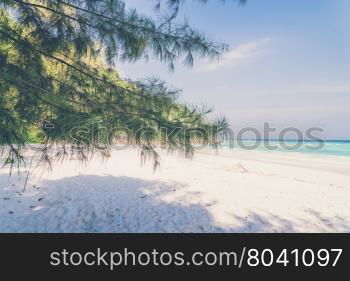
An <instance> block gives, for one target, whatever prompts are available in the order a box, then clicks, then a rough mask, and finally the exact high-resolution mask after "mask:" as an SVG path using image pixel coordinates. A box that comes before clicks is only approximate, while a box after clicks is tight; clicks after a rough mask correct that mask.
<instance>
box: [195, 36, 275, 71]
mask: <svg viewBox="0 0 350 281" xmlns="http://www.w3.org/2000/svg"><path fill="white" fill-rule="evenodd" d="M270 41H271V39H270V38H264V39H261V40H258V41H255V42H250V43H246V44H242V45H239V46H238V47H236V48H234V49H232V50H231V51H229V52H227V53H226V54H224V55H223V57H222V58H221V60H220V61H218V62H208V63H205V64H202V65H200V66H199V68H198V70H199V71H214V70H217V69H220V68H222V67H225V66H233V65H237V64H239V63H241V62H242V61H244V60H246V59H248V58H250V57H253V56H255V55H257V54H258V53H259V52H261V48H263V47H264V46H266V45H267V44H268V43H269V42H270Z"/></svg>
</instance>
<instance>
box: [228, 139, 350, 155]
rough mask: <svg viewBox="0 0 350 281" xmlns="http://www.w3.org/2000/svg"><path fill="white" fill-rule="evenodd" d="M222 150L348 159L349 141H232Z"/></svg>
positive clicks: (349, 151) (349, 152)
mask: <svg viewBox="0 0 350 281" xmlns="http://www.w3.org/2000/svg"><path fill="white" fill-rule="evenodd" d="M221 146H222V147H223V148H228V147H229V148H230V149H243V150H255V149H257V150H261V151H283V152H288V153H293V152H299V153H307V154H316V155H333V156H344V157H350V141H347V140H328V141H323V142H319V141H296V140H285V141H279V140H241V141H239V140H234V141H231V142H230V144H229V143H228V142H224V143H223V144H222V145H221Z"/></svg>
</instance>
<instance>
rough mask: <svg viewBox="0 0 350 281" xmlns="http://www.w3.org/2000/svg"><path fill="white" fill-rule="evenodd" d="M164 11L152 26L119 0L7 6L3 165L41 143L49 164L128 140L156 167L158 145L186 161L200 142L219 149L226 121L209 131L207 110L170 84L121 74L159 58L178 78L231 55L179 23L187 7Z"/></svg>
mask: <svg viewBox="0 0 350 281" xmlns="http://www.w3.org/2000/svg"><path fill="white" fill-rule="evenodd" d="M164 2H165V4H163V1H161V0H156V1H155V2H154V3H153V4H152V5H154V7H155V9H158V10H160V8H161V5H165V8H166V9H168V10H169V11H170V13H168V14H169V15H168V16H162V17H161V16H158V17H157V18H156V19H153V18H151V17H149V16H145V15H142V14H140V13H138V12H137V11H136V10H133V9H127V8H126V6H125V3H124V1H121V0H0V153H1V156H5V158H6V159H9V161H8V162H9V163H11V164H13V163H20V162H21V160H22V159H23V153H24V151H25V150H26V147H27V144H28V143H29V142H31V141H33V140H35V141H37V142H40V144H41V145H40V152H41V159H42V161H43V162H45V163H49V164H50V163H51V161H52V160H55V159H64V158H66V157H68V156H71V155H73V154H74V155H77V156H78V157H79V158H80V159H82V160H84V159H88V158H89V157H90V156H92V155H93V154H94V153H95V152H100V153H102V155H108V153H109V150H110V148H111V146H112V145H113V143H115V142H116V141H117V139H118V136H120V135H121V134H122V133H123V134H124V135H125V134H126V135H127V142H128V143H129V144H131V145H134V146H137V147H139V148H140V149H141V155H142V159H143V160H146V159H148V158H149V157H151V158H152V159H153V160H154V166H155V167H156V166H157V165H158V164H159V162H158V154H157V152H156V150H155V146H156V145H158V144H165V145H166V148H167V149H168V150H170V151H178V152H180V153H183V154H184V155H185V156H188V157H190V156H191V155H192V154H193V142H197V141H198V142H206V143H212V144H215V138H216V135H217V134H218V132H220V131H222V130H225V128H227V126H228V124H227V122H226V121H225V119H224V118H223V119H220V120H217V121H215V122H210V121H208V120H207V118H206V116H205V114H206V113H208V110H206V109H204V108H201V107H195V106H189V105H186V104H181V103H180V102H178V99H177V96H178V90H176V89H171V88H169V87H167V85H166V84H165V83H164V82H163V81H159V80H155V79H148V80H143V81H131V80H127V79H124V78H122V77H120V75H119V74H118V72H117V70H116V69H115V68H114V66H115V63H116V62H135V61H137V60H140V59H147V58H153V59H156V60H158V61H160V62H163V63H165V64H167V65H168V66H169V68H170V70H174V64H175V62H177V61H182V62H183V63H184V64H185V65H187V66H192V65H193V63H194V60H195V59H201V58H205V57H206V58H212V59H217V58H219V56H220V54H222V52H224V51H225V50H226V49H227V45H225V44H221V43H216V42H212V41H211V40H209V39H208V38H207V37H206V36H205V34H204V33H202V32H200V31H198V30H196V29H194V28H192V27H191V26H190V25H189V23H187V22H184V23H178V22H177V13H178V11H179V9H180V7H181V5H182V4H183V2H184V0H168V1H164ZM200 2H206V1H200ZM239 2H240V3H244V2H245V1H239ZM147 75H148V74H147ZM164 131H167V132H172V137H169V136H168V135H167V134H164ZM208 132H210V133H208Z"/></svg>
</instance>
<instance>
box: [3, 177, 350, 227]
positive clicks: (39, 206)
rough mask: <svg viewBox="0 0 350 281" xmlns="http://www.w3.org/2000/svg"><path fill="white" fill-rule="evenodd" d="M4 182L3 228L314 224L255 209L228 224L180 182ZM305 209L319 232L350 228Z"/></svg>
mask: <svg viewBox="0 0 350 281" xmlns="http://www.w3.org/2000/svg"><path fill="white" fill-rule="evenodd" d="M0 182H1V190H0V207H1V209H0V232H298V227H297V226H298V225H299V224H304V225H305V224H308V223H309V222H308V221H305V220H303V219H297V220H293V221H289V220H287V219H284V218H282V217H280V216H278V215H276V214H268V213H264V214H258V213H256V212H253V211H251V212H250V213H249V214H248V215H246V216H244V217H240V216H237V215H232V222H233V223H232V224H230V225H229V226H223V225H220V224H219V223H218V222H216V221H215V219H214V217H213V216H212V214H211V213H210V210H209V209H208V206H207V205H206V204H202V203H191V202H190V201H188V200H187V198H191V197H192V198H199V197H200V196H201V194H200V193H192V194H189V193H188V192H186V198H181V196H178V197H177V196H176V193H177V192H178V191H180V190H181V189H184V188H186V186H184V185H182V184H180V183H176V182H161V181H148V180H141V179H138V178H130V177H112V176H96V175H81V176H76V177H68V178H63V179H59V180H53V181H43V182H41V184H40V187H33V186H32V185H30V186H29V187H28V190H27V191H26V192H25V193H23V194H22V193H21V192H20V191H19V190H20V189H21V188H20V184H18V183H17V182H19V183H21V180H18V179H17V182H16V180H14V179H12V178H11V179H9V178H8V176H7V175H1V176H0ZM13 182H15V183H13ZM16 190H17V192H16ZM174 198H176V200H175V199H174ZM196 202H198V200H197V201H196ZM214 204H215V202H214ZM306 212H308V214H309V216H312V218H313V219H312V221H313V223H316V224H317V225H318V226H319V231H320V232H327V231H336V232H345V231H350V222H349V221H345V220H344V219H342V218H340V217H335V218H332V219H329V218H324V217H322V215H321V214H320V213H317V212H316V211H314V210H306Z"/></svg>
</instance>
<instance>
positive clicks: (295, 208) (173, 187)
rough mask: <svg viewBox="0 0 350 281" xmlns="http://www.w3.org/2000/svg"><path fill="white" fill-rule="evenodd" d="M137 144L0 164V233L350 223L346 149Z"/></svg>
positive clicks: (328, 227)
mask: <svg viewBox="0 0 350 281" xmlns="http://www.w3.org/2000/svg"><path fill="white" fill-rule="evenodd" d="M161 156H162V162H161V167H160V168H159V169H158V170H157V171H156V172H155V173H153V171H152V164H151V163H149V164H146V166H141V165H140V157H139V155H138V152H137V151H135V150H122V151H114V152H113V153H112V157H111V158H110V159H109V160H108V161H106V162H102V161H101V159H99V158H96V159H94V160H93V161H91V162H89V163H88V164H86V165H82V164H81V163H80V162H78V161H76V160H75V161H70V162H65V163H63V164H61V165H56V166H55V167H54V170H53V171H51V172H44V173H41V172H40V171H39V170H37V171H36V172H35V174H34V175H33V176H31V178H30V179H29V181H28V184H27V186H26V190H25V192H24V193H23V192H22V189H23V186H24V181H25V176H26V172H25V170H24V169H22V170H21V171H20V172H19V174H17V172H15V173H14V174H13V175H12V177H11V178H10V177H9V174H8V171H9V170H8V169H6V168H2V169H1V170H0V232H349V231H350V161H349V159H348V158H340V157H331V156H310V155H305V154H299V153H286V152H284V153H283V152H258V151H220V152H219V153H214V152H212V151H208V150H206V151H199V152H197V153H196V154H195V157H194V158H193V159H192V160H188V159H184V158H179V157H177V156H171V155H167V154H166V153H165V152H161Z"/></svg>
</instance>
